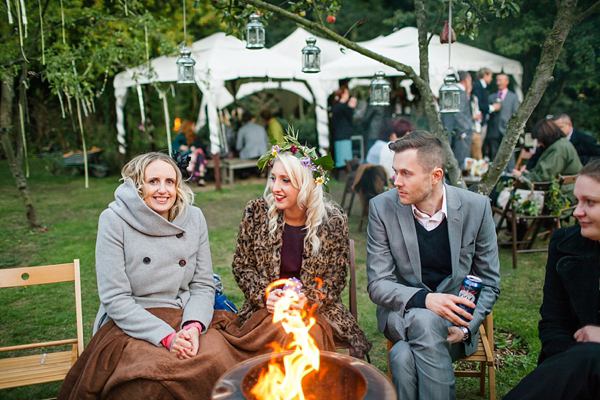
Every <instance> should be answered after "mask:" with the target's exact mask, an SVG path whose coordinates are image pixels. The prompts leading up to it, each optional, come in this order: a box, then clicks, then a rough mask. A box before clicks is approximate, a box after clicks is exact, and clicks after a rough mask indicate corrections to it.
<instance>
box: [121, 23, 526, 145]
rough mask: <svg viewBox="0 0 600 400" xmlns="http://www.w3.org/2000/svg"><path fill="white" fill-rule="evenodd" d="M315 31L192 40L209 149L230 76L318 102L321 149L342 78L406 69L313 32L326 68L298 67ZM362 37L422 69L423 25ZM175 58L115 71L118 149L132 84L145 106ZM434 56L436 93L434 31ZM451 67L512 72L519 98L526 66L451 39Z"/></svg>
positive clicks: (439, 55)
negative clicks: (259, 42) (255, 44)
mask: <svg viewBox="0 0 600 400" xmlns="http://www.w3.org/2000/svg"><path fill="white" fill-rule="evenodd" d="M310 36H314V35H312V34H310V33H309V32H307V31H305V30H304V29H302V28H297V29H296V30H295V31H294V32H293V33H292V34H291V35H290V36H288V37H287V38H286V39H284V40H282V41H281V42H280V43H278V44H277V45H275V46H273V47H272V48H271V49H262V50H248V49H246V47H245V42H243V41H241V40H238V39H237V38H235V37H232V36H226V35H225V33H223V32H218V33H215V34H213V35H211V36H208V37H206V38H204V39H201V40H199V41H197V42H194V43H193V45H192V58H193V59H194V60H196V67H195V81H196V84H197V85H198V87H199V88H200V90H201V91H202V93H203V94H204V95H203V97H202V103H201V107H200V116H199V118H198V123H197V124H196V127H197V129H199V128H200V127H202V126H203V125H204V123H205V122H207V121H208V126H209V131H210V140H211V152H213V153H216V152H218V151H219V124H218V111H217V110H218V109H222V108H224V107H226V106H227V105H229V104H231V103H232V102H233V101H234V95H232V94H231V93H230V92H229V91H228V90H227V89H226V88H225V82H226V81H229V80H235V79H240V78H252V79H256V81H253V82H249V83H244V84H242V85H240V87H239V88H238V90H237V93H236V94H235V96H236V97H239V98H241V97H243V96H246V95H248V94H251V93H254V92H257V91H260V90H263V89H269V88H280V89H285V90H289V91H292V92H294V93H296V94H298V95H299V96H301V97H302V98H304V99H306V100H308V101H309V102H311V103H312V102H314V103H315V104H316V107H315V109H316V120H317V132H318V139H319V146H320V148H321V150H323V149H325V148H328V147H329V128H328V118H327V95H328V94H329V93H331V92H332V91H334V90H336V89H337V87H338V80H339V79H344V78H370V77H372V76H373V75H374V74H375V72H376V71H380V70H382V71H384V72H385V73H386V75H388V76H401V75H403V74H402V73H400V72H399V71H397V70H395V69H392V68H390V67H387V66H385V65H383V64H381V63H379V62H377V61H375V60H372V59H370V58H368V57H365V56H363V55H361V54H358V53H356V52H354V51H352V50H348V49H343V51H342V50H341V46H340V45H339V44H337V43H335V42H333V41H331V40H327V39H324V38H319V37H316V36H315V37H316V39H317V46H319V48H321V59H322V62H321V73H319V74H305V73H303V72H302V71H301V50H302V47H304V45H306V38H308V37H310ZM359 44H360V45H362V46H364V47H366V48H368V49H370V50H372V51H375V52H376V53H379V54H382V55H385V56H386V57H389V58H392V59H395V60H397V61H400V62H402V63H403V64H406V65H409V66H411V67H412V68H413V69H414V70H415V71H418V70H419V50H418V32H417V29H416V28H414V27H407V28H403V29H400V30H398V31H397V32H394V33H392V34H390V35H387V36H379V37H377V38H375V39H372V40H369V41H366V42H361V43H359ZM177 59H178V57H166V56H162V57H158V58H156V59H154V60H152V61H151V62H150V64H151V67H152V70H153V73H152V74H149V73H148V66H147V65H141V66H139V67H137V68H134V69H128V70H126V71H123V72H121V73H119V74H118V75H117V76H116V77H115V80H114V87H115V97H116V100H117V101H116V103H117V130H118V140H119V143H120V146H119V151H120V152H122V153H124V152H125V147H124V146H125V127H124V114H123V108H124V106H125V98H126V94H127V89H128V88H130V87H136V88H137V93H138V97H139V99H140V105H142V104H143V99H142V91H141V87H140V85H143V84H151V83H159V82H172V83H174V82H176V81H177V68H176V64H175V63H176V61H177ZM429 62H430V67H429V70H430V85H431V89H432V91H433V92H434V93H437V92H438V90H439V88H440V87H441V85H442V83H443V77H444V73H445V72H446V70H447V67H448V45H442V44H440V42H439V36H437V35H434V37H433V38H432V40H431V42H430V45H429ZM452 66H453V67H454V68H455V69H456V70H466V71H477V70H479V69H480V68H482V67H488V68H490V69H491V70H492V71H494V72H496V73H498V72H504V73H507V74H510V75H512V76H513V78H514V79H515V82H516V83H517V94H518V95H519V97H522V92H521V83H522V75H523V68H522V66H521V64H520V63H519V62H518V61H515V60H511V59H508V58H505V57H502V56H498V55H496V54H493V53H490V52H487V51H484V50H480V49H478V48H476V47H472V46H468V45H465V44H462V43H458V42H456V43H453V44H452ZM273 80H275V81H273ZM282 80H284V81H282ZM261 81H262V82H261ZM278 81H282V82H278ZM161 98H162V101H163V104H164V108H165V114H167V115H166V116H165V117H166V120H167V121H168V120H169V117H168V109H167V103H166V102H167V93H161ZM140 109H141V111H142V120H144V119H145V116H144V115H143V107H142V106H141V107H140ZM205 110H206V111H207V113H205ZM167 131H169V124H167Z"/></svg>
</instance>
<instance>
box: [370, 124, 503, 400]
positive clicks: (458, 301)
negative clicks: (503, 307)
mask: <svg viewBox="0 0 600 400" xmlns="http://www.w3.org/2000/svg"><path fill="white" fill-rule="evenodd" d="M390 149H391V150H392V151H394V152H395V154H394V164H393V166H394V171H395V173H396V180H395V182H394V185H395V186H396V189H397V190H389V191H387V192H386V193H383V194H381V195H379V196H377V197H375V198H374V199H373V200H371V202H370V207H369V226H368V230H367V234H368V236H367V276H368V280H369V283H368V287H367V290H368V292H369V295H370V297H371V300H372V301H373V302H374V303H375V304H377V325H378V328H379V330H380V331H381V332H383V333H384V335H385V336H386V337H387V338H388V339H389V340H390V341H391V342H393V343H394V346H393V347H392V348H391V350H390V353H389V360H390V369H391V372H392V381H393V383H394V386H395V387H396V390H397V392H398V399H423V400H429V399H435V400H443V399H453V398H455V395H454V372H453V369H452V361H454V360H456V359H458V358H460V357H461V356H463V355H465V354H467V355H469V354H472V353H473V352H474V351H475V350H476V349H477V340H478V338H477V334H478V330H479V325H480V324H481V323H482V322H483V319H484V318H485V315H487V314H489V313H490V312H491V311H492V306H493V305H494V303H495V301H496V299H497V298H498V295H499V292H500V289H499V288H500V265H499V263H498V248H497V245H496V233H495V229H494V221H493V220H492V213H491V208H490V203H489V199H488V198H487V197H484V196H481V195H478V194H475V193H472V192H469V191H467V190H464V189H459V188H455V187H453V186H448V185H445V184H444V181H443V178H444V171H443V169H442V167H443V165H444V161H445V159H444V151H443V148H442V143H441V142H440V140H439V139H437V138H436V137H435V136H433V135H432V134H431V133H429V132H425V131H417V132H413V133H411V134H410V135H407V136H405V137H404V138H402V139H400V140H397V141H396V142H394V143H392V144H390ZM467 275H476V276H478V277H479V278H481V279H482V281H483V290H482V291H481V295H480V297H479V301H478V303H477V307H476V308H475V311H474V313H473V315H472V316H471V315H470V314H469V313H467V312H466V311H465V310H464V309H462V308H460V307H459V305H464V306H467V307H474V306H475V305H474V304H473V303H471V302H470V301H468V300H467V299H465V298H462V297H458V296H457V294H458V293H459V290H460V286H461V283H462V281H463V279H464V278H465V277H466V276H467ZM461 317H464V318H465V319H466V320H465V319H463V318H461Z"/></svg>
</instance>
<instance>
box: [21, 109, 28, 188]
mask: <svg viewBox="0 0 600 400" xmlns="http://www.w3.org/2000/svg"><path fill="white" fill-rule="evenodd" d="M19 119H20V122H21V135H22V137H23V158H25V178H29V161H28V159H27V137H26V135H25V114H24V112H23V104H21V102H20V101H19Z"/></svg>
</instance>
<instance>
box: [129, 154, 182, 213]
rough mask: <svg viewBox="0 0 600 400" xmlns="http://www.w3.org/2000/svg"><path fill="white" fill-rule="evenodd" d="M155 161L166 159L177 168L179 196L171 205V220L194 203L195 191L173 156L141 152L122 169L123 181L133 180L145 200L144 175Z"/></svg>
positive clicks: (176, 186)
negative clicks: (185, 179)
mask: <svg viewBox="0 0 600 400" xmlns="http://www.w3.org/2000/svg"><path fill="white" fill-rule="evenodd" d="M154 161H164V162H166V163H168V164H170V165H171V166H172V167H173V169H174V170H175V174H176V178H175V188H176V193H177V197H176V198H175V203H174V204H173V207H171V209H170V210H169V218H168V219H169V221H173V220H174V219H175V217H177V216H178V215H179V214H181V213H182V212H183V211H184V210H185V208H186V207H187V206H188V205H192V204H193V203H194V192H193V191H192V189H190V188H189V187H188V185H186V184H185V183H184V181H183V176H182V175H181V171H180V170H179V168H178V167H177V164H176V163H175V161H174V160H173V159H172V158H171V157H169V156H168V155H166V154H164V153H157V152H152V153H146V154H141V155H139V156H137V157H135V158H133V159H132V160H131V161H129V162H128V163H127V164H125V166H124V167H123V169H122V170H121V176H122V178H121V181H123V182H125V181H127V180H131V181H132V182H133V184H134V185H135V187H136V188H137V191H138V194H139V195H140V198H141V199H142V200H143V199H144V198H145V197H146V193H145V192H144V187H145V186H144V177H145V174H146V168H147V167H148V165H150V163H152V162H154Z"/></svg>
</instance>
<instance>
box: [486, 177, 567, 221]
mask: <svg viewBox="0 0 600 400" xmlns="http://www.w3.org/2000/svg"><path fill="white" fill-rule="evenodd" d="M513 182H514V179H508V180H506V181H500V182H498V185H497V190H498V191H499V192H500V191H502V190H503V189H504V188H506V187H511V186H512V184H513ZM560 186H561V185H560V182H559V180H558V178H554V179H553V180H552V184H551V185H550V188H549V189H548V190H547V191H546V192H545V194H544V206H545V207H546V208H547V210H548V213H549V214H550V215H556V216H560V215H561V214H562V211H563V210H565V209H567V208H569V206H570V205H571V201H570V200H569V198H568V197H567V196H565V194H564V193H563V192H562V191H561V190H560ZM521 200H523V199H522V197H521V195H520V194H519V193H517V191H516V190H511V191H510V197H509V199H508V201H510V202H511V203H512V207H511V208H512V209H513V210H515V212H517V213H518V214H524V215H531V216H538V215H539V208H540V206H541V204H539V203H538V202H537V201H535V197H534V196H533V184H531V194H530V195H529V196H528V197H527V198H526V199H525V200H524V201H521Z"/></svg>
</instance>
